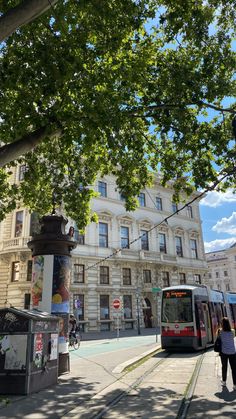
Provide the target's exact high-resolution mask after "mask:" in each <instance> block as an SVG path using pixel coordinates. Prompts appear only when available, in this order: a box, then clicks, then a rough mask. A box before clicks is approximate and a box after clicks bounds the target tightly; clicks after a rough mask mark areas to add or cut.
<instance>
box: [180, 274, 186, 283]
mask: <svg viewBox="0 0 236 419" xmlns="http://www.w3.org/2000/svg"><path fill="white" fill-rule="evenodd" d="M179 284H180V285H185V284H186V274H185V272H179Z"/></svg>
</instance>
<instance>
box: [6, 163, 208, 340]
mask: <svg viewBox="0 0 236 419" xmlns="http://www.w3.org/2000/svg"><path fill="white" fill-rule="evenodd" d="M17 170H18V172H16V173H15V176H16V179H18V180H19V181H20V177H19V174H20V173H21V172H20V169H19V168H18V169H17ZM16 179H15V181H16ZM96 188H97V190H98V192H99V193H100V195H99V197H97V198H94V199H93V201H92V210H93V211H95V212H96V213H97V214H98V217H99V222H98V223H91V224H90V225H88V226H87V228H86V231H85V234H84V235H80V234H79V232H78V231H77V228H76V225H75V224H74V222H73V220H69V221H68V224H67V228H68V231H69V228H70V227H71V226H73V227H74V229H75V233H74V234H75V236H74V238H75V239H76V240H77V243H78V245H77V247H76V249H75V250H73V252H72V258H71V261H72V271H71V288H70V291H71V312H74V313H75V314H76V316H77V317H78V319H79V322H80V325H81V327H82V329H83V330H84V331H85V332H86V331H100V330H115V329H116V327H117V323H118V327H119V328H122V329H129V328H137V327H138V325H139V324H140V325H141V327H155V326H156V325H157V324H158V323H159V313H160V299H159V297H158V295H159V294H158V292H156V291H157V290H158V289H160V288H163V287H166V286H169V285H177V284H184V283H191V284H193V283H204V282H205V276H206V272H207V266H206V261H205V255H204V246H203V239H202V230H201V221H200V215H199V202H198V200H195V201H194V202H193V203H192V204H191V205H189V206H187V207H185V208H184V209H182V210H179V208H178V206H177V205H176V204H175V203H173V202H172V197H173V190H172V189H171V188H163V187H161V186H160V184H159V182H158V179H156V182H155V185H154V186H153V187H152V188H147V189H145V190H143V191H142V192H141V193H140V195H139V207H138V208H137V209H136V210H135V211H133V212H126V210H125V206H124V200H123V196H122V194H120V193H119V191H118V189H117V187H116V182H115V178H114V177H113V176H106V177H105V178H103V179H99V180H98V182H97V184H96ZM196 196H197V195H196ZM182 206H183V205H182ZM179 207H180V208H181V205H180V206H179ZM173 213H175V214H174V215H173V216H171V214H173ZM170 216H171V217H170ZM167 217H168V220H166V221H165V219H166V218H167ZM37 227H38V224H37V217H36V215H35V214H30V212H29V211H28V210H27V209H25V208H18V209H17V210H16V211H14V212H13V213H11V214H9V215H8V216H7V217H6V219H5V220H4V221H3V222H2V223H1V225H0V307H6V306H10V305H11V306H15V307H17V308H30V304H31V301H30V299H31V291H30V290H31V275H32V258H31V253H30V250H29V249H28V247H27V242H28V241H29V240H30V239H31V237H32V234H33V233H34V231H36V230H37ZM115 299H119V300H120V302H121V309H119V310H117V309H116V308H114V307H113V302H114V300H115Z"/></svg>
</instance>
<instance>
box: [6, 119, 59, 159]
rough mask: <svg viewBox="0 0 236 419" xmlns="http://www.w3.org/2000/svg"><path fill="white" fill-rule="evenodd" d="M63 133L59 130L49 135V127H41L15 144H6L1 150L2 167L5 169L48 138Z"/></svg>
mask: <svg viewBox="0 0 236 419" xmlns="http://www.w3.org/2000/svg"><path fill="white" fill-rule="evenodd" d="M61 133H62V131H61V130H60V129H57V130H55V131H53V132H52V133H50V134H48V127H41V128H39V129H37V130H36V131H34V132H32V133H30V134H27V135H25V136H24V137H22V138H21V139H20V140H17V141H15V142H14V143H9V144H5V145H4V146H3V147H1V148H0V167H4V166H5V165H6V164H8V163H10V162H12V161H14V160H16V159H18V158H19V157H21V156H23V155H24V154H26V153H28V152H29V151H32V150H33V148H34V147H36V146H37V145H38V144H39V143H40V142H41V141H43V140H44V138H45V137H46V136H47V137H50V138H51V137H55V136H60V135H61Z"/></svg>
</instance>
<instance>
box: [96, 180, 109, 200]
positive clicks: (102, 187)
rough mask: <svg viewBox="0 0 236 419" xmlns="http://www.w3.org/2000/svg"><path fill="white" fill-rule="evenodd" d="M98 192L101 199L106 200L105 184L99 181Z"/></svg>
mask: <svg viewBox="0 0 236 419" xmlns="http://www.w3.org/2000/svg"><path fill="white" fill-rule="evenodd" d="M98 192H99V193H100V196H102V197H103V198H107V183H106V182H104V181H102V180H99V181H98Z"/></svg>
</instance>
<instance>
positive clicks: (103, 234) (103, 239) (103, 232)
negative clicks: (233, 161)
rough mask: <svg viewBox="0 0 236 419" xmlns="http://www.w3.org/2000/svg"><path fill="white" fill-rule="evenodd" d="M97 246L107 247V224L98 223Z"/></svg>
mask: <svg viewBox="0 0 236 419" xmlns="http://www.w3.org/2000/svg"><path fill="white" fill-rule="evenodd" d="M99 246H100V247H108V224H106V223H99Z"/></svg>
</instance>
